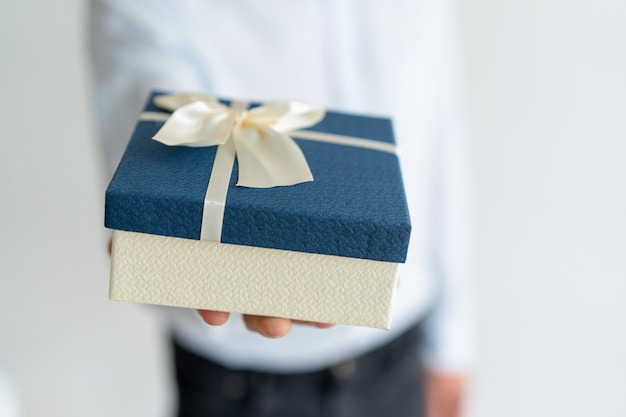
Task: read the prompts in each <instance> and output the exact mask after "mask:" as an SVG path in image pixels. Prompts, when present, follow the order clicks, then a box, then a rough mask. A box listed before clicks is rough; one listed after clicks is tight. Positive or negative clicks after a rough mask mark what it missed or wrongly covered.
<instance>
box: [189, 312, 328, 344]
mask: <svg viewBox="0 0 626 417" xmlns="http://www.w3.org/2000/svg"><path fill="white" fill-rule="evenodd" d="M198 313H199V314H200V317H202V319H203V320H204V321H205V322H206V323H207V324H210V325H213V326H221V325H222V324H224V323H226V322H227V321H228V318H229V317H230V313H227V312H223V311H213V310H198ZM243 321H244V323H245V324H246V327H247V328H248V329H249V330H251V331H253V332H257V333H259V334H260V335H262V336H265V337H270V338H278V337H283V336H285V335H286V334H287V333H289V331H291V326H292V324H304V325H307V326H313V327H317V328H320V329H327V328H329V327H333V326H334V325H333V324H328V323H314V322H310V321H301V320H291V319H284V318H280V317H265V316H254V315H251V314H244V315H243Z"/></svg>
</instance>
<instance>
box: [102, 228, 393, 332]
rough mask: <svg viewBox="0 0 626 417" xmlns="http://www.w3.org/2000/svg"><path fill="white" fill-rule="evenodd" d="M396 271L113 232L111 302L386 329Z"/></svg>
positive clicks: (376, 264) (368, 263)
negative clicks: (158, 305) (129, 302)
mask: <svg viewBox="0 0 626 417" xmlns="http://www.w3.org/2000/svg"><path fill="white" fill-rule="evenodd" d="M397 270H398V264H396V263H391V262H380V261H372V260H365V259H355V258H344V257H338V256H330V255H319V254H310V253H302V252H293V251H285V250H279V249H265V248H258V247H249V246H241V245H230V244H222V243H216V242H206V241H196V240H190V239H182V238H175V237H165V236H158V235H149V234H143V233H134V232H124V231H119V230H115V231H114V232H113V253H112V263H111V283H110V285H111V287H110V297H111V299H112V300H118V301H131V302H139V303H147V304H161V305H168V306H177V307H188V308H200V309H212V310H220V311H231V312H239V313H249V314H258V315H265V316H276V317H287V318H293V319H299V320H309V321H317V322H323V323H338V324H353V325H359V326H368V327H377V328H383V329H388V328H389V326H390V321H391V307H392V301H393V295H394V292H395V289H396V278H397Z"/></svg>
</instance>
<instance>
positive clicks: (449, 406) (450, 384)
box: [426, 371, 467, 417]
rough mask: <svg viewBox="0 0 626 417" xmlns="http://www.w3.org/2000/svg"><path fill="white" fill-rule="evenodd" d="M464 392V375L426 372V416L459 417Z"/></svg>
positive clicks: (465, 379) (465, 386)
mask: <svg viewBox="0 0 626 417" xmlns="http://www.w3.org/2000/svg"><path fill="white" fill-rule="evenodd" d="M466 390H467V376H466V375H465V374H452V373H450V374H446V373H441V372H436V371H426V416H427V417H460V416H461V414H462V411H463V405H464V403H465V396H466Z"/></svg>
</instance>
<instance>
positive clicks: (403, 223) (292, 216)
mask: <svg viewBox="0 0 626 417" xmlns="http://www.w3.org/2000/svg"><path fill="white" fill-rule="evenodd" d="M159 94H162V93H154V94H153V95H152V97H150V100H149V101H148V104H147V106H146V111H150V112H163V113H166V112H164V111H162V110H160V109H158V108H157V107H155V106H154V104H153V101H152V99H153V97H154V96H155V95H159ZM223 102H224V103H228V101H223ZM162 124H163V123H162V122H154V121H139V122H138V124H137V127H136V129H135V131H134V133H133V135H132V138H131V140H130V142H129V144H128V147H127V149H126V152H125V153H124V156H123V157H122V160H121V162H120V164H119V166H118V168H117V171H116V172H115V175H114V176H113V179H112V180H111V183H110V185H109V187H108V189H107V191H106V203H105V226H106V227H107V228H111V229H117V230H125V231H131V232H140V233H149V234H156V235H163V236H173V237H180V238H188V239H196V240H199V239H200V226H201V223H202V210H203V204H204V196H205V193H206V189H207V185H208V182H209V177H210V174H211V170H212V168H213V160H214V158H215V153H216V150H217V148H216V147H215V146H212V147H202V148H191V147H185V146H167V145H164V144H162V143H160V142H157V141H154V140H152V136H154V135H155V134H156V132H157V131H158V130H159V128H160V127H161V126H162ZM307 130H312V131H317V132H325V133H333V134H338V135H345V136H353V137H358V138H365V139H370V140H376V141H380V142H386V143H394V138H393V130H392V125H391V120H389V119H386V118H380V117H369V116H367V117H366V116H358V115H352V114H346V113H338V112H332V111H328V112H327V113H326V116H325V118H324V119H323V120H322V121H321V122H320V123H318V124H317V125H315V126H313V127H311V128H310V129H307ZM294 139H295V140H296V142H297V143H298V145H299V146H300V148H301V149H302V152H303V153H304V155H305V157H306V159H307V161H308V163H309V167H310V168H311V172H312V173H313V178H314V181H313V182H308V183H303V184H297V185H293V186H288V187H275V188H262V189H261V188H245V187H237V186H236V185H235V184H236V182H237V171H238V170H237V163H236V162H235V166H234V168H233V173H232V175H231V179H230V185H229V189H228V195H227V198H226V208H225V211H224V221H223V226H222V242H223V243H231V244H237V245H246V246H258V247H264V248H273V249H284V250H291V251H299V252H309V253H318V254H325V255H337V256H344V257H352V258H361V259H372V260H378V261H388V262H404V261H405V260H406V254H407V248H408V244H409V235H410V231H411V225H410V220H409V212H408V207H407V203H406V198H405V194H404V186H403V183H402V176H401V173H400V166H399V163H398V158H397V155H395V154H393V153H388V152H383V151H379V150H372V149H365V148H359V147H355V146H344V145H338V144H332V143H324V142H317V141H313V140H301V139H297V138H294Z"/></svg>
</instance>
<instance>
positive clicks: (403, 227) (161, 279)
mask: <svg viewBox="0 0 626 417" xmlns="http://www.w3.org/2000/svg"><path fill="white" fill-rule="evenodd" d="M159 97H161V99H165V98H170V103H171V102H172V101H173V102H174V103H176V102H178V101H180V100H181V99H180V97H179V96H165V95H163V94H162V93H154V94H152V96H151V97H150V99H149V100H148V103H147V106H146V108H145V111H144V113H143V114H142V116H141V117H140V119H139V121H138V123H137V126H136V129H135V131H134V133H133V135H132V138H131V140H130V142H129V144H128V147H127V149H126V151H125V153H124V156H123V158H122V160H121V162H120V164H119V166H118V169H117V171H116V173H115V175H114V176H113V179H112V180H111V183H110V185H109V187H108V189H107V192H106V207H105V226H106V227H107V228H111V229H114V231H113V248H112V257H111V262H112V263H111V280H110V298H111V299H113V300H120V301H131V302H140V303H148V304H160V305H169V306H178V307H188V308H196V309H208V310H219V311H230V312H239V313H247V314H257V315H264V316H276V317H286V318H292V319H297V320H306V321H316V322H323V323H340V324H353V325H361V326H369V327H377V328H385V329H388V328H389V326H390V322H391V310H392V308H391V307H392V302H393V296H394V292H395V289H396V286H397V284H396V281H397V271H398V266H399V264H400V263H403V262H404V261H405V258H406V254H407V248H408V243H409V235H410V229H411V226H410V221H409V215H408V208H407V204H406V198H405V194H404V187H403V183H402V177H401V173H400V167H399V163H398V157H397V154H396V152H395V145H394V137H393V130H392V124H391V121H390V120H389V119H387V118H381V117H371V116H360V115H353V114H346V113H339V112H332V111H326V112H324V113H323V117H319V119H320V120H319V122H316V123H315V124H314V125H312V126H309V127H305V128H296V129H291V130H290V131H289V132H288V133H287V134H285V133H283V132H281V133H278V134H277V135H278V136H280V138H279V140H278V142H280V141H281V140H284V141H287V140H289V141H292V139H293V141H292V142H293V143H295V144H297V146H295V145H294V146H295V148H294V149H292V150H290V152H291V151H293V153H294V155H295V156H293V157H292V159H296V160H297V159H298V158H300V157H302V158H303V160H302V161H300V160H298V161H296V162H297V163H301V162H303V163H305V164H306V165H308V168H307V169H309V170H310V175H311V176H312V180H310V179H308V178H305V177H306V175H308V174H306V173H305V174H302V175H304V177H302V178H300V177H299V178H298V179H296V181H299V183H297V184H294V185H282V183H280V182H281V180H280V179H278V180H277V182H279V183H280V184H278V186H273V184H268V183H267V181H270V182H271V181H274V179H275V178H276V177H277V176H278V175H279V174H280V175H282V174H283V172H282V171H281V170H283V168H284V167H283V166H282V165H281V164H282V162H280V161H277V162H276V161H274V160H273V158H274V151H275V150H274V148H275V147H276V146H278V145H273V144H270V145H268V146H269V148H264V149H265V151H264V150H260V151H258V150H255V147H256V146H257V144H258V143H261V144H262V145H263V146H265V144H264V141H266V139H267V137H273V136H272V135H274V133H275V132H274V131H273V130H271V128H270V127H267V126H261V125H259V124H258V123H257V122H259V120H261V121H263V120H266V119H267V120H269V119H268V117H267V114H270V113H271V114H275V113H276V111H278V113H280V114H282V113H281V111H282V110H280V109H283V110H284V109H296V113H298V111H299V110H298V109H300V107H299V106H300V103H295V104H294V103H290V104H289V103H288V104H284V103H283V104H276V103H274V104H271V105H270V106H269V108H270V110H269V113H268V111H265V113H264V109H266V107H267V106H265V105H260V104H259V103H243V102H240V101H238V102H231V101H227V100H222V101H220V102H219V103H218V102H217V101H216V102H215V103H217V104H215V105H213V104H212V103H211V102H210V99H207V98H204V99H200V100H196V99H197V98H198V97H199V96H193V95H186V96H185V97H184V99H182V102H180V103H179V104H180V110H176V111H175V112H174V116H172V115H171V110H173V109H174V108H175V107H177V105H172V106H170V108H168V110H170V111H168V110H164V109H162V108H160V107H157V106H156V105H155V101H156V102H158V100H159ZM172 97H173V98H172ZM202 100H204V102H209V105H210V106H209V107H207V106H206V105H205V106H204V107H203V106H201V105H200V104H201V103H202ZM198 103H200V104H198ZM194 106H196V107H194ZM264 106H265V107H264ZM272 106H273V107H272ZM281 106H282V107H281ZM165 107H167V106H165ZM185 109H186V110H185ZM225 109H231V110H228V111H227V110H225ZM255 109H256V110H255ZM276 109H279V110H276ZM184 111H186V112H187V113H184V114H183V113H181V114H179V113H178V112H184ZM285 111H287V110H285ZM289 111H291V110H289ZM272 112H273V113H272ZM301 113H302V114H304V113H306V114H307V115H308V114H310V112H308V113H307V110H305V111H301ZM198 114H199V115H200V116H198ZM175 116H176V117H177V118H178V120H179V123H182V128H181V127H180V126H177V128H178V130H179V131H181V130H182V131H185V130H187V131H192V132H191V136H194V135H195V136H198V135H199V136H202V135H203V134H204V133H205V132H206V129H213V132H216V131H217V132H218V134H216V135H217V136H219V138H218V139H217V143H209V144H208V145H215V146H205V145H207V144H206V143H200V144H197V143H196V144H189V143H184V144H183V145H182V146H171V145H172V144H171V143H170V144H164V143H161V142H159V141H156V140H153V137H157V138H158V137H159V136H160V135H162V133H163V132H165V131H167V130H168V129H170V126H169V125H168V124H170V123H173V124H176V122H175V121H172V120H174V119H175ZM196 116H198V120H200V121H198V120H192V121H191V122H190V121H189V119H190V118H192V119H193V118H195V117H196ZM211 117H213V119H210V118H211ZM246 117H248V119H246ZM254 117H256V119H254ZM298 117H299V115H298V114H296V116H295V118H296V119H298ZM270 119H271V118H270ZM278 119H280V117H278ZM278 119H277V118H274V119H272V120H273V121H274V122H276V120H278ZM248 120H250V121H249V122H248ZM282 120H283V119H280V120H279V122H278V123H274V125H272V126H274V127H276V128H277V129H278V128H281V129H282V128H284V127H285V126H282V127H281V123H282ZM285 120H287V119H285ZM292 120H293V118H292ZM253 121H254V123H253ZM316 121H317V120H316ZM201 122H202V123H204V124H202V123H201ZM164 123H165V125H164ZM259 123H260V122H259ZM269 124H270V125H271V121H270V123H269ZM282 124H283V125H284V123H282ZM296 125H298V123H296ZM185 126H186V127H185ZM207 126H208V127H207ZM216 126H217V127H216ZM268 126H269V125H268ZM214 128H215V129H214ZM237 129H239V130H237ZM246 129H247V130H246ZM170 130H171V129H170ZM279 130H280V129H279ZM283 130H284V129H283ZM250 132H252V133H254V134H255V135H257V134H258V135H257V136H254V135H253V136H254V137H251V138H250V137H249V136H250V135H248V133H250ZM255 132H256V133H255ZM267 132H269V133H267ZM183 133H184V132H183ZM187 133H189V132H187ZM266 133H267V135H266ZM268 135H269V136H268ZM286 135H288V137H285V136H286ZM214 136H215V135H214ZM266 136H267V137H266ZM220 138H221V139H220ZM236 138H240V142H242V143H243V142H244V140H249V142H246V143H243V144H242V143H240V142H237V141H236V140H235V139H236ZM242 138H243V139H242ZM290 138H291V139H290ZM176 140H178V139H174V141H176ZM272 140H273V139H272ZM182 142H184V141H182ZM200 142H202V139H200ZM272 143H273V142H272ZM259 146H260V145H259ZM281 146H282V145H281ZM285 146H286V147H287V148H289V147H290V146H292V144H286V145H285ZM273 147H274V148H273ZM297 148H299V149H297ZM250 149H252V150H253V151H254V152H257V153H259V154H260V156H258V155H257V156H250V155H248V154H247V152H250ZM267 149H269V150H270V151H271V152H270V151H267ZM290 149H291V148H290ZM300 151H301V154H299V153H298V152H300ZM263 152H266V153H265V154H264V153H263ZM277 152H278V153H281V152H282V151H281V150H279V151H277ZM224 155H226V156H224ZM264 155H266V156H267V155H269V156H267V158H269V159H264V158H265V156H264ZM298 155H299V156H298ZM255 158H256V159H255ZM251 159H252V162H250V160H251ZM259 161H260V162H259ZM244 163H245V164H246V166H244ZM255 164H256V165H259V166H261V168H260V171H258V170H257V171H255V169H257V168H259V167H258V166H255ZM263 164H266V165H268V166H270V165H271V167H269V168H267V170H268V171H267V172H266V171H263V169H264V168H263V167H262V165H263ZM285 164H286V165H285V166H287V165H289V164H291V162H285ZM276 166H278V168H276ZM302 169H304V168H302ZM272 170H274V171H272ZM278 171H281V172H279V173H278V174H276V172H278ZM307 172H308V171H307ZM289 175H291V174H290V173H287V174H286V176H287V177H289ZM240 177H246V179H247V178H249V179H250V181H252V182H255V181H257V180H258V181H259V182H260V183H261V185H260V187H261V188H255V187H254V186H249V185H248V186H246V185H245V184H244V186H241V181H242V178H240ZM303 178H304V179H303ZM238 182H239V183H240V184H239V186H238V185H237V184H238ZM216 190H217V191H216ZM216 195H218V197H216Z"/></svg>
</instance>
